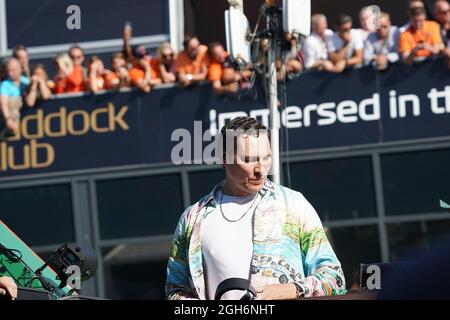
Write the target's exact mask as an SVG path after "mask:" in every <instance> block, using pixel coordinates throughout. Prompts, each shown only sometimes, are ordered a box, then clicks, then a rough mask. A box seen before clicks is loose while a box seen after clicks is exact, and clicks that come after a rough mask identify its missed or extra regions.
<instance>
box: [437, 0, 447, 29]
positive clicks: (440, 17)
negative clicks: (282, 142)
mask: <svg viewBox="0 0 450 320" xmlns="http://www.w3.org/2000/svg"><path fill="white" fill-rule="evenodd" d="M435 15H436V20H437V21H439V23H440V24H447V23H450V5H449V4H448V2H447V1H438V2H436V7H435Z"/></svg>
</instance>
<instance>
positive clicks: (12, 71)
mask: <svg viewBox="0 0 450 320" xmlns="http://www.w3.org/2000/svg"><path fill="white" fill-rule="evenodd" d="M6 70H7V72H8V77H9V78H10V79H11V80H12V81H18V80H19V79H20V75H21V73H22V69H21V67H20V63H19V61H18V60H16V59H13V60H11V61H9V63H8V65H7V66H6Z"/></svg>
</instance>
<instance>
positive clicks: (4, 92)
mask: <svg viewBox="0 0 450 320" xmlns="http://www.w3.org/2000/svg"><path fill="white" fill-rule="evenodd" d="M6 71H7V75H8V77H7V79H6V80H5V81H3V82H2V83H1V84H0V108H1V111H2V114H3V117H4V120H5V122H6V128H7V129H8V130H9V131H15V130H17V129H18V128H19V124H20V109H21V108H22V105H23V99H22V97H23V94H24V91H25V88H26V87H27V85H28V83H29V79H28V78H27V77H25V76H23V75H22V74H21V73H22V70H21V67H20V62H19V60H17V59H16V58H11V59H9V60H8V62H7V64H6Z"/></svg>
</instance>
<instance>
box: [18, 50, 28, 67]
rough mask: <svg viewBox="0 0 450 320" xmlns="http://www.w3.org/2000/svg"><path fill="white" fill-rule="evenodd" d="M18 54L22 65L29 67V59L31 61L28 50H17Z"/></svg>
mask: <svg viewBox="0 0 450 320" xmlns="http://www.w3.org/2000/svg"><path fill="white" fill-rule="evenodd" d="M16 55H17V59H18V60H19V62H20V65H21V66H22V67H27V66H28V61H29V59H28V52H27V51H26V50H19V51H17V53H16Z"/></svg>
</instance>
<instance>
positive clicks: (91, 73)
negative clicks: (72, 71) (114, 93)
mask: <svg viewBox="0 0 450 320" xmlns="http://www.w3.org/2000/svg"><path fill="white" fill-rule="evenodd" d="M110 72H111V71H109V70H107V69H105V65H104V64H103V61H102V60H100V58H99V57H98V56H97V55H93V56H91V57H90V58H89V62H88V79H87V81H86V87H87V89H88V90H90V91H91V92H93V93H96V92H99V91H102V90H106V89H109V87H110V86H109V78H108V74H109V73H110Z"/></svg>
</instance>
